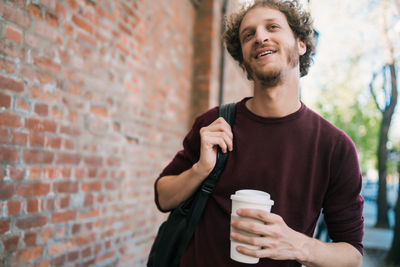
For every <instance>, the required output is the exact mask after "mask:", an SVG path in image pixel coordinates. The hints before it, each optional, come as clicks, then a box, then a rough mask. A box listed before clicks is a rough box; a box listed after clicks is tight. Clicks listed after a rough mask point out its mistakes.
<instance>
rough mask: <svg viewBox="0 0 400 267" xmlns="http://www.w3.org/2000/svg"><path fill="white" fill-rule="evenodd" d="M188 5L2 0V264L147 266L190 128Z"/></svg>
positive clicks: (178, 1)
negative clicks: (171, 171) (164, 175)
mask: <svg viewBox="0 0 400 267" xmlns="http://www.w3.org/2000/svg"><path fill="white" fill-rule="evenodd" d="M195 10H196V9H195V7H194V5H193V3H192V2H191V1H189V0H187V1H186V0H185V1H183V0H162V1H161V0H160V1H156V0H137V1H128V0H116V1H114V0H113V1H108V0H107V1H105V0H104V1H90V0H60V1H55V0H36V1H33V0H32V1H30V0H28V1H26V0H8V1H4V0H2V1H0V16H1V17H0V175H1V176H0V179H1V182H0V266H64V265H66V266H89V265H90V266H92V265H96V266H112V265H119V266H144V262H145V260H146V258H147V253H148V250H149V246H150V245H151V242H152V239H153V237H154V235H155V231H156V228H157V227H158V224H159V223H160V222H161V220H162V219H163V216H161V215H160V213H158V212H157V211H156V208H155V206H154V202H153V182H154V179H155V178H156V177H157V175H158V173H159V172H160V170H161V168H162V167H163V166H164V165H165V164H166V163H167V162H168V161H169V160H170V159H171V158H172V156H173V155H174V153H175V152H176V150H177V149H179V147H180V146H181V139H182V136H183V135H184V134H185V133H186V131H187V126H188V124H189V112H188V110H189V108H190V101H191V84H192V65H193V62H192V58H193V25H194V17H195V16H194V14H195Z"/></svg>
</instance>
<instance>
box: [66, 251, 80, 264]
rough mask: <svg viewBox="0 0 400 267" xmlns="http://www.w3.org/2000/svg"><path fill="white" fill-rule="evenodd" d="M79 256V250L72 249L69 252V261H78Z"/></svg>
mask: <svg viewBox="0 0 400 267" xmlns="http://www.w3.org/2000/svg"><path fill="white" fill-rule="evenodd" d="M78 258H79V251H77V250H76V251H71V252H69V253H68V261H69V262H71V261H76V260H77V259H78Z"/></svg>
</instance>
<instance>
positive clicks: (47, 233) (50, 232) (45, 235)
mask: <svg viewBox="0 0 400 267" xmlns="http://www.w3.org/2000/svg"><path fill="white" fill-rule="evenodd" d="M53 236H54V229H53V228H47V229H42V232H41V240H42V244H45V243H47V242H48V241H49V240H50V239H52V238H53Z"/></svg>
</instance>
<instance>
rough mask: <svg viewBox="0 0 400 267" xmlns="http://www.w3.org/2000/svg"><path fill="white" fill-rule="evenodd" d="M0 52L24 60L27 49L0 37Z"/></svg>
mask: <svg viewBox="0 0 400 267" xmlns="http://www.w3.org/2000/svg"><path fill="white" fill-rule="evenodd" d="M0 3H1V2H0ZM0 52H1V53H4V54H6V55H8V56H10V57H13V58H18V59H20V60H22V61H25V59H26V52H27V50H26V48H24V47H21V45H20V44H17V43H15V42H13V41H11V40H9V39H6V38H4V39H0ZM0 84H1V83H0ZM0 88H1V87H0Z"/></svg>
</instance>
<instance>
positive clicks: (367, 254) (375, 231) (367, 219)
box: [362, 200, 394, 267]
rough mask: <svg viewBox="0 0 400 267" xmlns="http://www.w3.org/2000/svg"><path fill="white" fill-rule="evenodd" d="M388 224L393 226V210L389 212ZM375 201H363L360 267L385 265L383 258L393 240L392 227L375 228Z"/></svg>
mask: <svg viewBox="0 0 400 267" xmlns="http://www.w3.org/2000/svg"><path fill="white" fill-rule="evenodd" d="M389 222H390V225H391V226H392V227H393V226H394V212H393V210H390V212H389ZM375 223H376V203H375V201H368V200H365V203H364V239H363V245H364V257H363V264H362V267H386V265H385V263H384V260H385V257H386V254H387V252H388V251H389V249H390V247H391V245H392V240H393V228H389V229H381V228H375V227H374V224H375Z"/></svg>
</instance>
